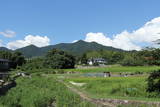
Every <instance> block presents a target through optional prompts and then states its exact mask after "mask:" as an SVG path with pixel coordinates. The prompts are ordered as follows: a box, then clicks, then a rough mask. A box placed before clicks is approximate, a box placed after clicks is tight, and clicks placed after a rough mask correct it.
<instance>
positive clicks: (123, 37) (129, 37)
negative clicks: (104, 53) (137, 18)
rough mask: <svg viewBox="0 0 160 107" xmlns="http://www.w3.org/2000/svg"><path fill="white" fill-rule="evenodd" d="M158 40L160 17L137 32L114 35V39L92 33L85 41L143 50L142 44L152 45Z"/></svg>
mask: <svg viewBox="0 0 160 107" xmlns="http://www.w3.org/2000/svg"><path fill="white" fill-rule="evenodd" d="M157 39H160V17H158V18H154V19H152V20H151V21H149V22H147V23H146V24H145V25H144V26H142V27H141V28H139V29H137V30H135V31H132V32H128V31H123V32H122V33H120V34H116V35H114V36H113V38H110V37H108V36H107V35H104V34H103V33H92V32H91V33H88V34H87V35H86V38H85V41H87V42H92V41H94V42H97V43H99V44H102V45H105V46H112V47H115V48H120V49H124V50H140V49H141V48H142V46H141V44H151V43H153V41H156V40H157Z"/></svg>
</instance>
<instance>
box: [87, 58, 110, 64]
mask: <svg viewBox="0 0 160 107" xmlns="http://www.w3.org/2000/svg"><path fill="white" fill-rule="evenodd" d="M87 63H88V64H89V65H105V64H106V63H107V61H106V60H105V59H103V58H91V59H89V60H88V62H87Z"/></svg>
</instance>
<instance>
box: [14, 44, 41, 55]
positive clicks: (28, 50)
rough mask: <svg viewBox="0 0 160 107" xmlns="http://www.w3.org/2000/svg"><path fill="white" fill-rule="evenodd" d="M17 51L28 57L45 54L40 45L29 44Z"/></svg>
mask: <svg viewBox="0 0 160 107" xmlns="http://www.w3.org/2000/svg"><path fill="white" fill-rule="evenodd" d="M15 51H19V52H22V53H23V55H24V56H25V57H28V58H31V57H35V56H42V55H43V52H41V49H40V48H39V47H36V46H34V45H29V46H26V47H23V48H20V49H17V50H15Z"/></svg>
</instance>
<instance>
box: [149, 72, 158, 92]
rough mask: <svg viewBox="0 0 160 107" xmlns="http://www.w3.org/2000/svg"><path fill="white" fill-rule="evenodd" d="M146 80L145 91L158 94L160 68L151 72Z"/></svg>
mask: <svg viewBox="0 0 160 107" xmlns="http://www.w3.org/2000/svg"><path fill="white" fill-rule="evenodd" d="M147 82H148V83H147V92H150V93H151V92H156V93H157V94H160V70H155V71H153V72H151V73H150V75H149V77H148V79H147Z"/></svg>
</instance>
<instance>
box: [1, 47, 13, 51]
mask: <svg viewBox="0 0 160 107" xmlns="http://www.w3.org/2000/svg"><path fill="white" fill-rule="evenodd" d="M0 51H12V50H10V49H8V48H6V47H0Z"/></svg>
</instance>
